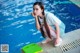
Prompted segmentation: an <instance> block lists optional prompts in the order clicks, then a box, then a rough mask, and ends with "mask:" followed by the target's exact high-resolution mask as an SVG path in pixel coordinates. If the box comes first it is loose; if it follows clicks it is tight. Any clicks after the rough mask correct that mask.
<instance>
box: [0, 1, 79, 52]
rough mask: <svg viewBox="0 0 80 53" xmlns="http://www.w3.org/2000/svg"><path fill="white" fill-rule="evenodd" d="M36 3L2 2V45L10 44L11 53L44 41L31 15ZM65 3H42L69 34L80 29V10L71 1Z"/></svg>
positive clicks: (0, 20) (0, 41)
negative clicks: (60, 21)
mask: <svg viewBox="0 0 80 53" xmlns="http://www.w3.org/2000/svg"><path fill="white" fill-rule="evenodd" d="M35 1H36V0H34V1H33V0H30V1H26V0H17V1H16V0H0V44H9V53H21V48H22V47H23V46H25V45H27V44H30V43H37V42H40V41H42V40H43V39H44V38H43V37H42V36H41V33H40V31H38V30H37V29H36V27H35V19H34V18H33V17H32V16H31V15H30V14H29V13H30V12H32V6H33V3H34V2H35ZM64 1H68V0H64ZM64 1H63V0H54V1H53V0H43V1H42V2H43V3H44V5H45V10H47V11H50V12H52V13H54V14H55V15H56V16H57V17H58V18H59V19H61V20H62V21H63V22H64V23H65V25H66V31H65V32H66V33H67V32H70V31H73V30H76V29H79V28H80V8H79V7H78V6H76V5H75V4H73V3H72V2H70V1H68V2H69V3H64ZM55 2H57V3H55ZM60 2H63V3H60Z"/></svg>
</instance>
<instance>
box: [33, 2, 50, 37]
mask: <svg viewBox="0 0 80 53" xmlns="http://www.w3.org/2000/svg"><path fill="white" fill-rule="evenodd" d="M35 5H39V6H40V8H41V9H43V12H42V15H44V24H45V28H46V31H47V34H48V37H49V38H51V34H50V30H49V26H48V24H47V22H46V18H45V13H44V5H43V3H42V2H35V3H34V5H33V7H34V6H35ZM38 21H39V19H38ZM39 24H40V26H41V23H40V21H39ZM40 31H41V33H42V36H43V37H44V38H45V37H46V36H45V34H44V31H43V29H42V28H40Z"/></svg>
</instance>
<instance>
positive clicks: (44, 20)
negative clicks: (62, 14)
mask: <svg viewBox="0 0 80 53" xmlns="http://www.w3.org/2000/svg"><path fill="white" fill-rule="evenodd" d="M32 15H33V16H34V17H35V21H36V27H37V29H38V30H40V31H41V33H42V35H43V37H44V38H46V40H45V41H43V42H42V43H47V42H49V41H51V40H52V39H53V38H54V39H55V42H54V45H55V46H59V45H60V44H61V42H62V39H61V36H62V35H63V34H64V33H65V25H64V23H63V22H62V21H61V20H60V19H58V18H57V17H56V16H55V15H54V14H52V13H50V12H46V11H44V6H43V4H42V3H41V2H35V3H34V5H33V12H32Z"/></svg>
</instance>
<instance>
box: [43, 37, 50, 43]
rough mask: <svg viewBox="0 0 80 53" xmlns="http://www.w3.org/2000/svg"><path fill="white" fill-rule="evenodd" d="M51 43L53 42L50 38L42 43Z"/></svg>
mask: <svg viewBox="0 0 80 53" xmlns="http://www.w3.org/2000/svg"><path fill="white" fill-rule="evenodd" d="M50 41H51V39H50V38H46V40H44V41H42V43H48V42H50Z"/></svg>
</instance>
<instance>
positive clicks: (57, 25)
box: [54, 23, 60, 44]
mask: <svg viewBox="0 0 80 53" xmlns="http://www.w3.org/2000/svg"><path fill="white" fill-rule="evenodd" d="M54 25H55V27H56V41H55V44H57V43H59V40H60V28H59V24H57V23H55V24H54Z"/></svg>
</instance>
